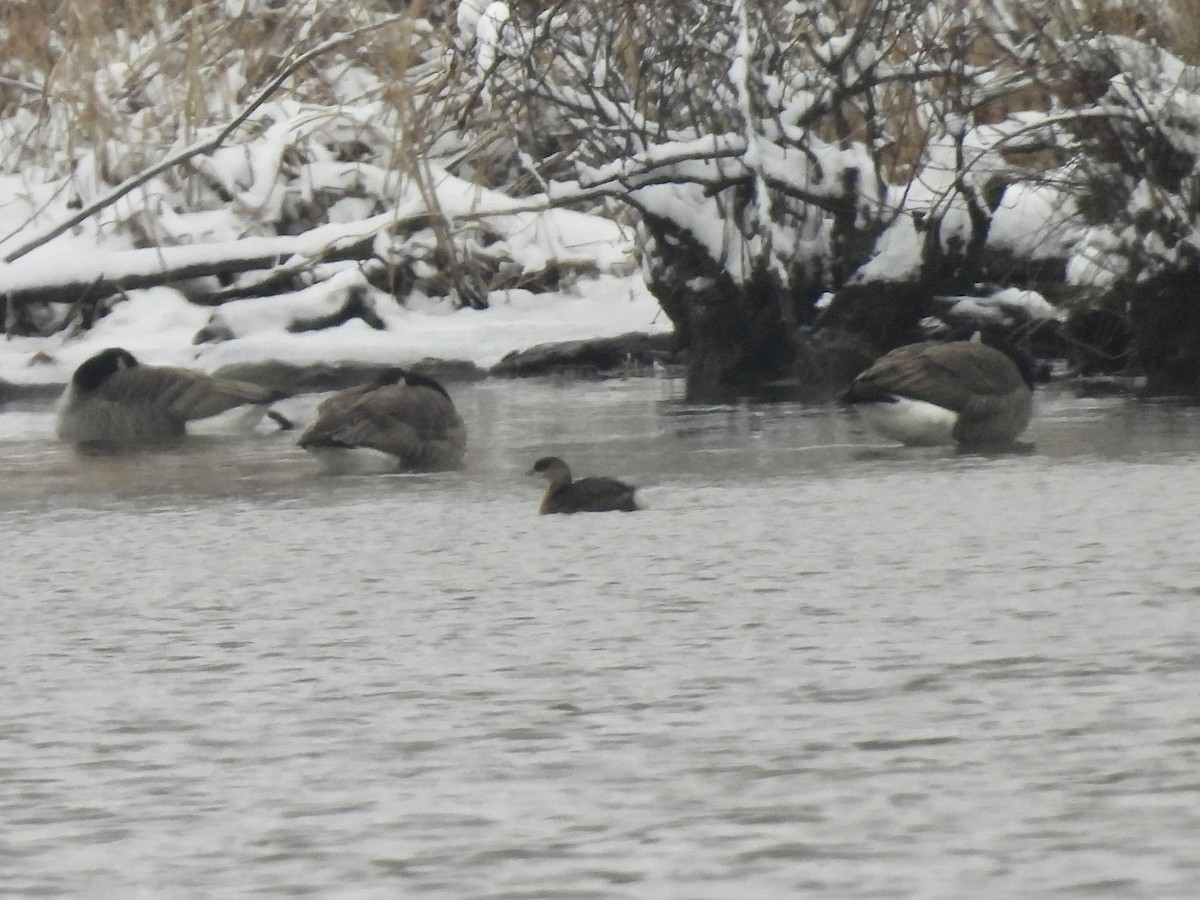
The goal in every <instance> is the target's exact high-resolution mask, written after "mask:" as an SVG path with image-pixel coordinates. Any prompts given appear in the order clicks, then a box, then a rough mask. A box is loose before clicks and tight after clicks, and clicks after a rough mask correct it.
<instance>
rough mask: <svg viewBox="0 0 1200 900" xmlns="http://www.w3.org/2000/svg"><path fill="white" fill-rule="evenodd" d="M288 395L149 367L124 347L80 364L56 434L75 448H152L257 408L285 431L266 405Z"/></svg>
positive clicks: (281, 420) (200, 374)
mask: <svg viewBox="0 0 1200 900" xmlns="http://www.w3.org/2000/svg"><path fill="white" fill-rule="evenodd" d="M284 396H285V395H284V394H282V393H281V392H279V391H275V390H271V389H270V388H265V387H262V386H260V385H257V384H251V383H250V382H247V381H234V380H232V379H227V378H214V377H212V376H211V375H205V374H204V373H203V372H194V371H192V370H191V369H181V368H176V367H174V366H145V365H142V364H140V363H139V362H138V361H137V359H136V358H135V357H134V355H133V354H132V353H130V352H129V351H128V350H125V349H123V348H121V347H109V348H108V349H107V350H102V351H100V352H99V353H97V354H96V355H95V356H92V357H91V358H90V359H87V360H86V361H84V362H83V363H81V364H80V365H79V368H77V369H76V370H75V373H74V374H73V375H72V376H71V381H70V383H69V384H68V385H67V389H66V391H64V392H63V396H62V399H61V400H60V401H59V406H58V426H57V433H58V437H59V438H60V439H61V440H64V441H69V442H71V443H74V444H96V445H130V444H150V443H156V442H163V441H168V440H172V439H177V438H181V437H183V435H184V434H185V432H186V430H187V423H188V422H191V421H194V420H196V419H206V418H208V417H209V416H215V415H218V414H220V413H223V412H226V411H228V410H231V409H234V408H236V407H239V406H246V405H255V406H259V407H261V408H262V412H263V413H265V414H268V415H270V416H271V417H272V418H273V419H275V421H276V422H278V423H279V424H280V426H281V427H283V428H291V427H292V425H291V422H289V421H288V420H287V419H285V418H284V417H283V416H281V415H279V414H278V413H275V412H273V411H268V410H267V409H266V407H265V404H267V403H271V402H273V401H275V400H281V399H283V397H284Z"/></svg>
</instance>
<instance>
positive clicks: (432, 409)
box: [299, 368, 467, 472]
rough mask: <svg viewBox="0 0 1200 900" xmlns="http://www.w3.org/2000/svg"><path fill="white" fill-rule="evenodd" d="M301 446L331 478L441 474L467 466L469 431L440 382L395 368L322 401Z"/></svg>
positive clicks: (302, 436) (303, 435)
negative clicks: (352, 474) (388, 473)
mask: <svg viewBox="0 0 1200 900" xmlns="http://www.w3.org/2000/svg"><path fill="white" fill-rule="evenodd" d="M299 443H300V446H301V447H303V448H304V449H305V450H307V451H308V452H309V453H311V454H312V455H313V456H314V457H316V458H317V460H318V461H319V462H320V463H321V465H322V467H323V468H324V469H325V470H326V471H330V472H367V471H392V472H395V471H437V470H442V469H456V468H458V467H459V466H460V465H462V460H463V454H464V452H465V451H466V446H467V426H466V425H464V424H463V420H462V418H461V417H460V416H459V414H458V410H456V409H455V408H454V401H452V400H451V399H450V395H449V394H447V393H446V389H445V388H443V387H442V386H441V385H440V384H439V383H438V382H437V381H435V380H434V379H432V378H429V377H428V376H425V375H418V374H417V373H415V372H408V371H405V370H404V369H401V368H390V369H385V370H384V371H383V372H381V373H380V374H379V376H378V377H377V378H376V379H375V380H374V381H372V382H370V383H369V384H363V385H358V386H357V387H352V388H348V389H346V390H344V391H339V392H338V393H336V394H334V395H333V396H332V397H329V398H328V399H326V400H325V401H323V402H322V403H321V405H320V406H319V407H317V418H316V420H315V421H314V422H313V423H312V424H311V425H309V426H308V428H307V429H305V431H304V434H302V435H300V441H299Z"/></svg>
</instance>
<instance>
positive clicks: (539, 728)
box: [0, 380, 1200, 898]
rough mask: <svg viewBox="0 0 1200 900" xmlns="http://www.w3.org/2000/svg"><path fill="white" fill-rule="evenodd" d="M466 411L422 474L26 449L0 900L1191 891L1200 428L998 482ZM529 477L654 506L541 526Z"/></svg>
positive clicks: (679, 428) (225, 449)
mask: <svg viewBox="0 0 1200 900" xmlns="http://www.w3.org/2000/svg"><path fill="white" fill-rule="evenodd" d="M454 393H455V396H456V400H457V401H458V403H459V405H460V408H461V409H462V412H463V415H464V418H465V419H466V420H467V422H468V424H469V426H470V428H471V434H472V448H471V451H470V454H469V457H468V463H469V466H468V469H467V471H465V472H463V473H458V474H442V475H434V476H393V477H376V478H333V477H322V476H318V475H317V474H316V467H315V464H314V463H312V461H311V460H309V459H308V458H307V457H306V456H305V455H304V454H303V453H302V452H301V451H299V450H297V449H296V448H295V446H294V443H293V441H294V436H289V435H278V434H269V433H268V434H263V435H258V436H253V437H245V436H242V437H235V436H230V435H220V434H209V435H201V436H198V437H195V438H192V439H190V440H189V441H188V442H187V444H186V445H185V446H184V447H182V448H179V449H178V450H177V451H173V452H157V453H144V454H134V455H131V456H128V457H115V458H114V457H80V456H77V455H76V454H74V453H72V452H70V451H67V450H64V449H62V448H59V447H58V446H57V445H55V444H54V443H53V441H52V439H51V434H52V429H51V424H50V414H49V411H48V410H45V409H31V410H12V409H6V410H4V411H0V507H2V508H3V509H4V510H5V513H6V515H5V516H4V517H3V520H2V521H3V533H2V536H0V547H2V548H3V555H4V560H5V564H4V582H3V591H2V592H0V593H2V596H3V601H2V606H0V611H2V613H3V619H4V622H5V629H4V634H3V638H0V641H2V644H3V647H2V649H3V655H2V657H0V659H2V660H3V667H4V672H5V683H6V687H7V689H6V692H5V694H6V697H5V701H6V702H5V704H4V706H3V708H2V711H0V771H2V772H3V778H4V785H5V790H4V792H3V794H2V795H0V816H3V819H4V821H5V822H6V823H7V827H6V828H5V831H4V837H3V838H2V839H0V894H2V895H4V896H103V897H129V896H153V897H168V896H169V897H175V896H186V897H216V896H241V895H247V894H253V893H259V894H262V895H265V896H287V895H294V894H309V895H314V896H322V897H340V896H345V897H381V898H383V897H386V898H394V897H401V896H403V897H417V896H438V897H452V898H462V897H539V898H543V897H621V898H646V897H680V898H683V897H688V898H692V897H696V898H700V897H703V898H710V897H712V898H715V897H722V898H724V897H729V898H733V897H738V898H741V897H800V896H803V897H809V896H812V897H838V898H850V897H897V896H924V897H956V898H959V897H984V896H986V897H993V896H995V897H999V896H1012V897H1015V896H1026V897H1029V896H1054V895H1061V894H1078V895H1083V896H1103V897H1121V898H1129V897H1144V898H1164V897H1192V896H1195V895H1196V893H1197V890H1200V853H1198V852H1197V851H1196V849H1195V834H1196V833H1198V831H1200V802H1198V800H1200V798H1198V797H1197V793H1198V791H1200V781H1198V780H1197V777H1196V771H1197V764H1198V763H1200V708H1198V707H1197V704H1196V702H1195V696H1196V687H1197V677H1198V674H1200V614H1198V613H1197V609H1198V605H1197V604H1198V595H1200V573H1198V572H1197V569H1196V567H1195V564H1194V562H1193V559H1194V553H1195V551H1194V549H1193V545H1194V543H1195V541H1194V538H1195V536H1196V533H1197V529H1196V525H1195V519H1196V514H1195V509H1196V508H1197V507H1198V506H1200V487H1198V486H1197V481H1198V480H1197V478H1196V477H1195V468H1196V465H1197V462H1198V456H1200V449H1198V448H1200V411H1198V410H1196V409H1194V408H1189V407H1179V406H1170V405H1166V404H1143V403H1132V402H1128V401H1123V400H1115V399H1109V400H1105V401H1101V402H1097V401H1077V400H1074V399H1072V398H1070V397H1069V396H1066V395H1063V394H1054V393H1051V394H1048V395H1045V396H1042V397H1040V398H1039V399H1040V404H1041V405H1040V409H1039V417H1038V418H1037V420H1036V421H1035V424H1034V425H1033V426H1032V428H1031V430H1030V433H1029V435H1028V437H1029V438H1030V439H1031V440H1033V441H1034V442H1035V444H1036V451H1035V452H1034V453H1031V454H1029V455H1026V456H1019V457H1017V456H1011V457H997V458H991V457H982V456H959V455H956V454H955V453H953V452H951V451H946V450H919V451H918V450H905V449H902V448H893V447H887V446H883V445H880V444H878V443H875V442H873V441H872V439H871V438H870V437H869V436H868V435H867V434H866V433H865V432H864V431H863V430H862V429H861V428H860V427H859V426H858V424H857V422H856V421H855V420H854V419H853V417H852V416H851V415H850V414H848V413H845V412H843V411H841V410H838V409H834V408H803V407H798V406H787V405H784V406H734V407H717V408H696V407H688V406H685V405H683V404H682V403H681V402H679V397H680V395H681V392H680V391H679V389H678V386H677V385H675V384H673V383H672V382H669V381H652V380H644V381H633V382H604V383H581V382H562V383H559V382H553V381H529V382H485V383H482V384H478V385H473V386H460V387H458V388H457V389H456V390H455V391H454ZM315 400H316V398H300V399H297V400H296V401H294V406H293V407H292V408H291V409H288V410H285V411H286V412H289V413H292V414H295V415H296V417H297V418H298V419H300V420H301V421H303V420H304V418H305V416H306V415H308V414H311V411H312V409H313V408H314V407H315ZM545 453H556V454H558V455H561V456H563V457H564V458H565V459H567V460H568V461H569V462H570V463H571V464H572V465H573V467H574V468H575V469H577V470H578V472H579V473H580V474H609V475H615V476H619V477H622V478H627V479H629V480H631V481H634V482H635V483H638V484H641V485H644V486H645V495H646V497H647V499H648V500H649V501H650V502H651V507H652V508H651V509H649V510H647V511H646V512H643V513H639V514H637V515H633V516H629V515H621V514H616V513H614V514H607V515H591V516H575V517H538V516H536V515H535V514H534V512H535V510H536V508H537V502H538V497H539V494H540V484H539V483H538V482H534V481H532V480H530V479H527V478H525V477H524V475H523V474H522V473H523V472H524V471H525V470H526V469H527V468H528V466H529V464H530V462H532V460H533V459H534V458H536V457H537V456H540V455H543V454H545Z"/></svg>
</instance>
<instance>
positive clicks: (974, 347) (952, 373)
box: [843, 340, 1034, 448]
mask: <svg viewBox="0 0 1200 900" xmlns="http://www.w3.org/2000/svg"><path fill="white" fill-rule="evenodd" d="M1033 381H1034V365H1033V360H1032V359H1031V358H1030V357H1029V356H1028V355H1026V354H1024V353H1023V352H1022V351H1020V350H1018V349H1017V348H1015V347H1012V346H1011V345H1009V344H1007V342H1003V343H999V344H998V346H989V345H988V344H985V343H982V342H981V341H978V340H970V341H950V342H948V343H938V342H932V341H931V342H926V343H921V344H909V345H908V346H905V347H898V348H896V349H895V350H893V351H891V352H890V353H888V354H886V355H884V356H882V357H880V358H879V359H878V360H877V361H876V362H875V363H874V364H873V365H872V366H871V367H870V368H868V369H867V370H866V371H865V372H863V373H861V374H860V375H859V376H858V377H857V378H855V379H854V381H853V383H852V384H851V385H850V388H849V390H847V391H846V393H845V395H844V396H843V399H845V400H846V401H847V402H848V403H850V404H852V405H853V406H854V408H855V409H857V410H858V411H859V413H860V414H861V415H862V417H863V419H864V420H865V421H866V423H867V424H868V425H869V426H870V427H871V428H872V429H874V430H875V431H877V432H878V433H879V434H881V435H883V436H884V437H887V438H891V439H892V440H896V441H900V442H901V443H902V444H910V445H914V446H932V445H935V444H951V443H956V444H958V445H960V446H962V447H975V448H978V447H1003V446H1005V445H1010V444H1012V442H1013V441H1014V440H1015V439H1016V437H1017V436H1018V435H1019V434H1020V433H1021V432H1022V431H1024V430H1025V426H1026V425H1028V424H1029V420H1030V418H1031V416H1032V414H1033Z"/></svg>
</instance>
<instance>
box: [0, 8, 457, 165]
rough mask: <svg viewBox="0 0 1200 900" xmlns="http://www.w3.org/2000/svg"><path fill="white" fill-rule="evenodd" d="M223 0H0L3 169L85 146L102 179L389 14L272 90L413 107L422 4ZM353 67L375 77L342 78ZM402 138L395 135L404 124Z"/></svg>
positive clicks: (206, 124)
mask: <svg viewBox="0 0 1200 900" xmlns="http://www.w3.org/2000/svg"><path fill="white" fill-rule="evenodd" d="M232 5H233V4H228V3H224V2H219V0H209V2H202V3H195V4H193V3H187V2H182V0H175V2H166V3H146V2H136V0H127V2H114V3H91V2H86V0H74V2H71V0H66V2H63V0H0V34H2V35H3V38H4V45H5V49H6V56H5V59H4V62H3V68H2V69H0V76H3V77H0V120H3V121H4V122H6V123H8V124H9V128H8V129H7V130H6V131H5V132H4V133H3V134H0V137H3V138H4V140H3V141H2V144H0V147H2V150H0V153H2V155H0V172H10V173H11V172H17V171H20V170H22V169H23V168H26V167H30V166H44V165H51V166H55V165H57V166H59V167H70V166H71V165H73V163H74V162H75V161H77V160H78V159H79V158H80V157H81V156H82V155H83V154H85V153H88V152H89V151H94V152H96V153H97V155H98V160H97V162H98V165H97V170H98V171H99V173H100V174H101V177H103V178H104V180H106V181H116V180H120V179H121V178H124V177H127V176H128V175H129V174H131V173H132V172H134V171H137V170H138V169H139V168H140V167H142V166H144V165H145V164H146V163H147V162H149V161H152V160H155V159H158V158H160V157H161V156H163V155H164V154H165V151H166V150H167V148H169V147H171V146H179V145H180V144H182V143H187V142H190V141H191V140H192V139H194V137H195V135H196V134H197V133H198V132H199V131H200V130H202V129H206V128H210V127H214V126H219V125H221V124H223V123H225V122H228V121H229V120H230V119H231V118H233V116H234V115H235V114H236V112H237V111H238V110H239V109H241V108H242V107H243V106H244V105H245V104H246V103H247V101H248V100H249V99H250V98H251V97H252V96H254V95H255V94H256V93H257V92H258V91H259V90H260V89H261V88H262V86H263V85H264V84H266V83H267V82H268V81H269V80H270V79H271V78H272V77H273V76H274V75H275V74H276V73H278V72H279V71H280V70H281V69H282V68H283V67H285V66H286V65H287V64H288V63H289V61H290V60H292V59H294V58H295V57H297V56H298V55H299V54H301V53H302V52H304V51H305V50H307V49H309V48H310V47H312V46H315V45H316V44H319V43H320V42H321V41H322V40H324V39H326V38H328V37H330V36H332V35H335V34H338V33H344V32H349V31H354V30H356V29H362V28H364V27H365V26H368V25H370V24H371V23H372V22H377V21H379V20H381V19H384V18H387V17H391V16H396V19H395V21H393V22H392V23H391V24H390V25H389V26H388V27H385V28H380V29H378V30H376V31H368V32H364V33H363V34H362V37H361V39H358V40H355V41H352V42H350V43H349V44H347V45H346V46H344V47H341V48H338V49H337V50H336V51H334V52H331V53H330V54H329V55H328V56H326V57H322V58H321V59H320V60H318V61H317V62H316V63H315V64H313V65H311V66H308V67H307V68H305V69H302V70H300V71H297V72H296V73H295V75H294V77H293V78H291V79H290V80H289V82H288V83H287V84H286V85H285V86H284V89H283V91H282V92H281V95H286V96H287V97H288V98H289V99H291V100H295V101H298V102H301V103H312V104H320V105H334V106H336V105H339V104H347V103H354V102H355V100H356V99H360V100H365V99H367V98H366V97H359V98H356V97H355V95H354V94H355V91H356V90H361V91H363V92H373V93H374V94H375V95H376V96H384V97H386V98H387V99H389V101H390V102H391V103H392V104H394V105H395V107H396V108H397V109H398V110H404V111H405V115H404V116H403V118H404V120H405V121H411V120H412V111H413V109H414V108H415V107H418V106H419V105H420V103H419V98H416V97H414V96H412V95H411V94H410V93H409V92H408V91H407V90H406V88H407V87H411V86H412V84H413V81H412V78H411V74H412V70H413V67H414V66H415V65H417V64H418V63H419V61H420V57H421V54H422V53H424V52H428V51H429V49H430V47H431V46H436V43H437V39H436V36H434V35H429V32H430V31H431V29H430V26H429V25H428V22H427V20H425V21H424V24H423V31H424V32H425V34H420V33H418V31H417V23H418V22H421V21H422V19H421V15H422V13H423V12H427V10H426V9H425V7H426V6H427V5H428V4H421V3H419V2H418V3H412V4H408V6H407V9H408V12H407V13H406V14H400V15H398V16H397V14H396V13H394V12H393V10H392V9H391V5H390V4H389V3H387V2H384V0H376V2H374V3H371V2H358V3H349V4H334V3H324V2H298V3H286V4H269V3H265V2H257V3H254V2H247V3H245V4H243V7H244V8H247V9H248V10H250V11H244V12H242V13H241V14H238V15H230V14H228V12H227V11H226V7H227V6H232ZM273 5H277V6H278V7H279V8H278V9H272V8H270V7H271V6H273ZM427 35H428V36H427ZM431 38H432V41H431ZM350 68H358V69H360V70H362V71H365V72H368V73H370V75H371V76H372V78H368V79H361V78H347V77H346V75H347V71H348V70H349V69H350ZM399 137H400V143H404V142H405V140H406V137H407V132H406V135H402V136H399ZM418 137H419V135H418ZM50 174H58V175H61V174H65V172H62V171H58V172H52V173H50Z"/></svg>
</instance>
